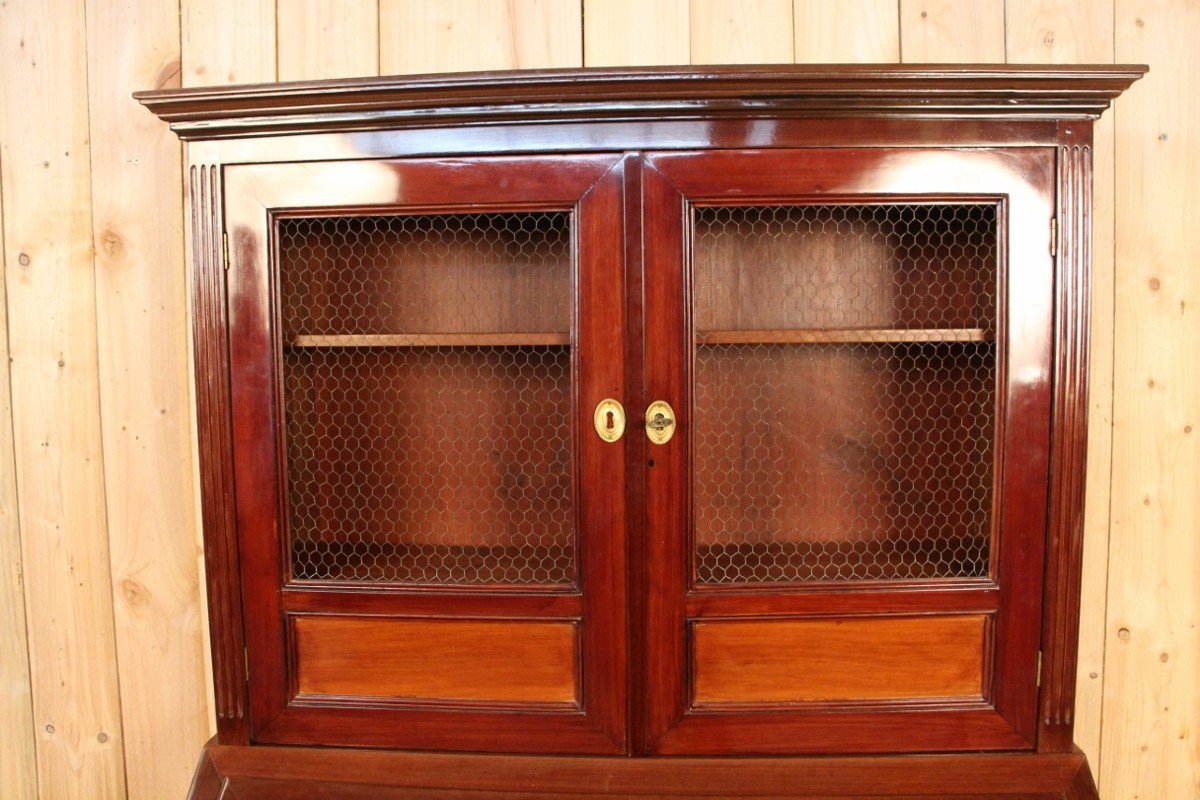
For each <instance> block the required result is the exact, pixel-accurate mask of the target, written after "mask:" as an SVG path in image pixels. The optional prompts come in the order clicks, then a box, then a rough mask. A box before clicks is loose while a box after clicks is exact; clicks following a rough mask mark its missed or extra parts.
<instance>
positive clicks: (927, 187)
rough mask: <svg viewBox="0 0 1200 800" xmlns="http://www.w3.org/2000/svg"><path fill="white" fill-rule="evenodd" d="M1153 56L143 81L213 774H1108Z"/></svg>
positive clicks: (374, 777) (218, 778)
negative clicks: (1105, 232)
mask: <svg viewBox="0 0 1200 800" xmlns="http://www.w3.org/2000/svg"><path fill="white" fill-rule="evenodd" d="M1140 73H1141V68H1136V67H1061V68H1045V67H1037V68H1033V67H1031V68H1012V67H1005V68H999V67H974V68H961V69H960V68H955V69H937V68H930V67H903V68H899V67H896V68H890V67H842V68H816V67H780V68H751V67H736V68H725V69H715V68H714V69H711V70H701V69H694V70H689V69H672V70H653V71H629V70H616V71H613V70H607V71H585V72H535V73H505V74H493V75H471V76H443V77H426V78H414V79H409V80H391V79H380V80H352V81H330V82H321V83H309V84H291V85H289V84H282V85H277V86H260V87H230V88H223V89H211V90H206V89H201V90H184V91H169V92H155V93H147V94H144V95H141V96H140V97H141V99H142V100H143V101H144V102H145V103H146V104H147V105H148V106H150V108H151V109H152V110H154V111H155V112H156V113H158V114H159V115H160V116H162V117H163V118H164V119H166V120H168V121H169V122H171V124H172V126H173V127H174V128H175V130H176V131H177V132H179V134H180V135H181V136H182V137H183V138H184V139H186V140H188V141H189V143H190V146H189V162H190V164H191V166H190V168H189V184H190V187H191V203H190V208H191V218H190V221H191V226H190V238H191V242H192V274H193V276H194V295H193V302H194V319H195V345H196V366H197V405H198V412H199V429H200V455H201V466H202V472H203V485H202V488H203V497H204V512H205V532H206V557H207V563H208V575H209V607H210V615H211V618H212V638H213V653H214V672H215V682H214V686H215V691H216V701H217V707H218V714H219V719H218V736H217V738H216V739H215V740H214V742H212V743H210V745H209V746H208V748H207V749H206V751H205V754H204V755H203V756H202V759H201V765H200V768H199V770H198V773H197V783H196V786H195V787H194V790H193V796H194V797H197V798H210V797H211V798H216V797H219V796H226V795H221V794H220V793H221V792H222V791H232V792H233V793H234V794H235V795H236V796H237V797H239V798H254V797H263V798H281V797H293V796H325V797H346V798H351V797H363V796H367V795H368V794H369V795H370V796H373V797H375V796H378V797H434V796H436V797H450V796H454V797H466V796H470V797H484V796H495V797H501V796H504V797H513V796H526V794H529V793H534V794H537V793H542V794H548V795H557V796H562V795H564V794H578V793H587V794H600V795H605V796H619V797H635V796H636V797H651V796H653V797H683V796H701V797H751V796H772V797H777V796H797V797H818V796H819V797H859V796H863V795H864V794H870V795H871V796H901V795H903V796H908V795H912V794H919V795H921V796H946V797H975V796H978V797H1001V796H1003V797H1038V798H1044V797H1074V798H1082V797H1094V796H1095V790H1094V788H1093V787H1092V782H1091V777H1090V775H1089V774H1088V771H1087V767H1086V764H1085V763H1084V761H1083V758H1082V756H1081V755H1080V754H1079V753H1078V751H1076V750H1075V749H1074V747H1073V745H1072V743H1071V706H1072V704H1073V697H1074V689H1073V681H1074V665H1075V637H1076V627H1077V619H1078V617H1077V613H1078V607H1077V606H1078V588H1079V587H1078V583H1079V576H1078V568H1079V548H1080V535H1081V525H1080V522H1081V519H1080V518H1081V513H1082V482H1083V455H1084V438H1083V437H1084V432H1085V430H1086V425H1085V421H1086V412H1087V406H1086V385H1087V384H1086V381H1087V375H1086V363H1087V335H1086V331H1087V278H1088V269H1089V263H1088V249H1087V248H1088V236H1089V211H1088V209H1089V203H1090V190H1091V187H1090V136H1091V121H1092V120H1093V119H1094V118H1095V117H1096V116H1098V115H1099V113H1100V112H1101V111H1103V109H1104V108H1105V107H1106V106H1107V105H1108V103H1109V102H1110V100H1111V99H1112V98H1113V97H1115V96H1116V95H1117V94H1118V93H1119V92H1120V91H1121V90H1122V89H1124V88H1125V87H1126V86H1128V85H1129V83H1130V82H1132V81H1133V80H1134V79H1136V77H1137V76H1138V75H1139V74H1140ZM439 751H440V752H439ZM452 752H458V753H461V755H452V754H451V753H452ZM905 754H909V755H912V754H925V757H924V758H920V759H914V758H911V757H905ZM630 756H635V758H629V757H630ZM748 756H787V758H769V759H768V758H747V757H748ZM814 756H820V757H821V758H819V759H817V758H812V757H814ZM939 793H940V794H939Z"/></svg>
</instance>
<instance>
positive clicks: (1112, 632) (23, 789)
mask: <svg viewBox="0 0 1200 800" xmlns="http://www.w3.org/2000/svg"><path fill="white" fill-rule="evenodd" d="M1006 60H1007V61H1010V62H1105V61H1120V62H1145V63H1148V64H1150V66H1151V73H1150V75H1149V76H1148V77H1147V78H1146V79H1145V80H1143V81H1142V82H1141V83H1139V84H1137V85H1136V86H1135V87H1134V89H1133V90H1132V91H1131V92H1130V93H1129V94H1128V95H1127V96H1126V97H1125V98H1123V99H1121V100H1120V101H1119V102H1118V103H1117V106H1116V109H1115V113H1114V112H1110V113H1109V114H1107V115H1106V116H1105V118H1104V121H1103V122H1102V123H1101V124H1100V126H1099V131H1098V139H1099V142H1098V145H1097V150H1096V152H1097V165H1096V166H1097V176H1098V184H1097V192H1098V205H1097V214H1096V231H1095V256H1096V263H1095V287H1096V293H1095V298H1094V308H1095V323H1094V330H1093V337H1094V343H1095V344H1094V354H1093V359H1094V361H1093V365H1092V375H1093V386H1094V394H1093V400H1092V410H1093V416H1092V426H1091V445H1090V458H1091V462H1090V477H1089V481H1088V513H1087V527H1088V544H1087V553H1086V574H1085V581H1084V607H1083V630H1082V657H1081V664H1080V674H1079V682H1080V688H1081V691H1080V695H1079V730H1078V742H1079V743H1080V744H1081V745H1082V747H1083V748H1084V749H1085V750H1086V751H1087V753H1088V755H1089V757H1090V759H1091V761H1092V763H1093V765H1094V767H1095V768H1096V769H1097V771H1098V775H1099V783H1100V787H1101V795H1102V796H1103V797H1104V798H1105V799H1106V800H1134V798H1136V799H1137V800H1195V799H1196V798H1200V692H1198V691H1197V689H1198V687H1197V683H1198V681H1200V633H1198V632H1197V627H1196V626H1197V617H1198V612H1200V553H1198V552H1197V550H1198V548H1197V542H1198V539H1200V536H1198V534H1197V525H1198V524H1200V492H1198V489H1200V430H1196V428H1197V427H1200V371H1198V369H1197V352H1198V351H1200V345H1198V343H1200V315H1198V313H1197V310H1198V308H1200V2H1196V0H691V2H689V0H582V2H581V0H341V1H340V2H339V0H182V2H180V0H0V232H2V234H0V235H2V258H0V276H2V278H3V280H0V562H2V564H3V578H4V579H3V581H2V582H0V797H2V798H5V799H6V800H28V799H29V798H35V797H36V798H43V799H44V800H49V799H51V798H54V799H55V800H57V798H86V799H87V800H108V799H109V798H124V797H128V798H134V799H136V800H163V799H167V798H182V797H183V796H184V793H185V791H186V786H187V784H188V781H189V777H190V773H191V770H192V768H193V765H194V763H195V758H196V755H197V753H198V750H199V747H200V745H201V743H202V742H203V741H204V740H205V739H206V738H207V737H208V736H209V735H210V731H211V729H212V720H211V716H212V709H211V702H210V699H209V698H210V691H211V689H210V685H209V684H210V679H209V674H208V666H207V663H206V642H205V635H206V634H205V631H206V626H205V623H204V620H205V613H206V611H205V607H204V600H203V596H202V593H201V591H200V577H201V576H200V569H201V562H200V551H199V543H198V542H199V535H198V512H197V505H198V504H197V497H196V495H197V488H196V482H197V478H196V467H195V455H194V442H193V437H194V435H195V430H194V426H193V424H192V419H191V417H192V401H191V399H190V398H191V389H190V387H189V374H190V367H189V363H188V334H187V311H186V298H185V284H184V269H183V242H182V237H183V233H182V222H181V221H182V207H181V196H182V188H183V187H182V178H181V166H180V165H181V151H180V146H179V144H178V143H177V141H176V139H175V138H174V136H172V135H171V134H170V133H169V132H168V131H167V128H166V126H165V125H164V124H161V123H159V122H157V121H156V120H155V119H154V118H153V117H152V116H151V115H150V114H149V113H147V112H146V111H145V110H144V109H142V108H140V107H139V106H137V105H136V104H135V103H134V102H133V101H132V100H131V99H130V97H129V94H130V92H132V91H134V90H135V89H143V88H149V87H168V86H179V85H181V84H182V85H185V86H194V85H204V84H224V83H239V82H257V81H273V80H289V79H300V78H324V77H335V76H348V75H375V74H380V73H382V74H388V73H404V72H436V71H454V70H465V69H500V68H509V67H549V66H559V67H566V66H579V65H581V64H583V65H594V66H601V65H636V64H680V63H688V62H691V63H718V62H788V61H818V62H819V61H828V62H838V61H883V62H890V61H906V62H922V61H929V62H941V61H945V62H952V61H989V62H999V61H1006Z"/></svg>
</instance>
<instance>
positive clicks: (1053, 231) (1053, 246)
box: [1050, 217, 1058, 256]
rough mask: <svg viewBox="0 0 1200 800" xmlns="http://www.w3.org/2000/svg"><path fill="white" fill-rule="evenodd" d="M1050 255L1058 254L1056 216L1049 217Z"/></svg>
mask: <svg viewBox="0 0 1200 800" xmlns="http://www.w3.org/2000/svg"><path fill="white" fill-rule="evenodd" d="M1050 255H1052V256H1057V255H1058V217H1051V218H1050Z"/></svg>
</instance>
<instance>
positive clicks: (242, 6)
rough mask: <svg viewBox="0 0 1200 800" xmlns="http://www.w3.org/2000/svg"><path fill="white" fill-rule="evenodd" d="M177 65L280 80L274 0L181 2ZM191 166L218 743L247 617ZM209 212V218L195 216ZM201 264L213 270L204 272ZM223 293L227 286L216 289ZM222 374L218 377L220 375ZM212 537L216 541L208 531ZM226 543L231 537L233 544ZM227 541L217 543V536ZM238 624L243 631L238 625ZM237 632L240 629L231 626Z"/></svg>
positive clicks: (210, 292)
mask: <svg viewBox="0 0 1200 800" xmlns="http://www.w3.org/2000/svg"><path fill="white" fill-rule="evenodd" d="M180 9H181V17H180V34H181V40H182V47H181V53H180V63H181V64H182V70H181V80H182V83H183V85H184V86H196V85H205V84H218V85H220V84H228V83H243V82H254V81H272V80H275V78H276V71H275V70H276V50H275V41H276V35H277V34H276V13H275V12H276V4H275V3H273V2H271V0H250V1H249V2H240V0H190V2H188V3H187V4H186V5H181V6H180ZM188 155H189V161H190V162H191V164H193V165H195V166H190V167H189V171H188V176H189V178H188V189H189V191H190V192H191V194H192V199H193V204H194V208H195V211H194V213H193V214H192V215H191V219H190V220H189V226H188V239H187V241H186V245H187V246H188V248H189V252H190V255H191V257H190V258H189V259H187V262H186V263H187V267H186V274H187V278H188V285H189V286H190V287H191V290H190V292H189V298H188V300H189V302H188V307H189V317H190V319H191V322H192V343H193V358H192V361H191V366H192V376H193V377H192V380H191V382H190V388H191V394H192V405H193V406H195V407H196V408H198V409H199V412H200V413H199V419H200V420H202V422H201V424H199V425H198V426H197V428H196V445H195V450H194V451H193V453H194V454H193V456H192V459H193V461H192V463H193V471H194V474H197V475H198V477H197V482H198V484H199V487H200V495H201V500H202V509H201V516H202V518H203V519H202V520H201V523H202V526H203V527H204V529H205V534H206V545H207V546H206V547H205V552H204V558H205V580H206V584H207V591H206V593H205V602H206V606H205V608H206V616H207V617H208V619H209V630H210V638H211V647H212V652H213V653H214V658H213V670H212V678H211V680H212V681H213V684H212V686H213V694H214V697H213V704H214V709H215V711H216V715H217V731H218V735H219V737H220V740H221V741H224V742H232V741H245V740H246V738H245V737H246V736H247V733H246V731H247V727H246V726H247V725H248V723H247V722H246V719H245V698H244V691H245V685H244V677H243V676H244V670H245V667H244V664H243V663H242V659H241V658H239V654H240V653H242V652H243V645H244V641H243V638H242V636H241V631H240V630H236V629H234V628H235V626H224V625H223V621H225V620H231V619H240V618H241V611H242V609H241V602H240V595H239V587H238V586H236V585H231V584H229V583H226V582H223V581H221V580H220V579H219V571H218V570H217V569H215V567H216V566H217V565H218V564H222V565H224V566H228V565H230V564H235V563H236V559H237V554H236V543H235V541H231V540H232V539H233V534H232V527H233V522H232V513H233V510H232V501H231V498H230V494H231V492H232V488H231V487H232V479H231V477H230V475H229V469H230V468H229V466H228V450H227V449H225V450H223V449H222V448H227V447H228V433H229V428H228V421H227V420H222V419H220V418H219V415H218V414H216V413H206V411H207V409H211V408H214V404H216V403H217V402H218V401H217V399H216V398H220V397H227V396H228V382H227V381H225V380H222V379H221V376H222V375H224V374H225V366H226V365H225V362H224V361H223V360H221V359H219V358H218V357H217V356H216V351H218V350H220V352H222V353H223V352H224V350H223V349H222V348H220V347H219V345H218V344H217V340H218V337H219V334H218V331H219V330H221V329H222V328H221V326H222V325H223V323H224V315H225V306H224V293H223V286H224V281H223V276H222V275H221V274H220V272H219V271H218V270H217V268H216V259H217V253H218V252H219V244H218V241H219V240H218V238H217V231H216V230H215V229H214V225H215V224H217V223H218V222H219V215H218V213H217V211H216V209H217V208H218V207H219V203H218V202H217V200H216V193H217V192H218V191H219V187H220V181H219V177H218V175H217V172H218V170H217V169H215V168H214V167H213V166H211V165H210V164H209V163H206V156H209V160H211V153H209V152H207V151H205V150H204V148H193V149H189V151H188ZM200 214H202V215H203V216H202V217H198V216H197V215H200ZM201 262H203V263H204V264H207V265H208V266H209V267H210V268H209V269H203V268H201V267H200V266H199V265H200V264H201ZM217 287H220V288H217ZM214 376H215V378H216V379H215V380H214V379H213V378H214ZM205 458H208V459H212V460H216V459H217V458H219V459H221V461H222V464H223V466H214V467H213V468H212V469H211V470H208V471H205V470H203V469H202V468H203V467H204V466H205ZM210 530H212V531H214V534H213V535H212V537H211V538H209V531H210ZM227 537H228V538H227ZM217 539H219V540H220V541H221V545H220V546H218V547H213V546H212V543H213V540H217ZM237 627H239V628H240V626H237ZM231 629H234V630H231Z"/></svg>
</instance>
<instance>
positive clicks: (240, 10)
mask: <svg viewBox="0 0 1200 800" xmlns="http://www.w3.org/2000/svg"><path fill="white" fill-rule="evenodd" d="M149 1H150V0H147V2H149ZM275 6H276V4H275V1H274V0H188V2H186V3H181V4H180V13H181V15H182V18H181V20H180V25H181V32H182V37H183V48H182V58H181V63H182V68H183V85H184V86H224V85H227V84H231V83H254V82H256V81H270V80H275V36H276V33H275Z"/></svg>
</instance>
